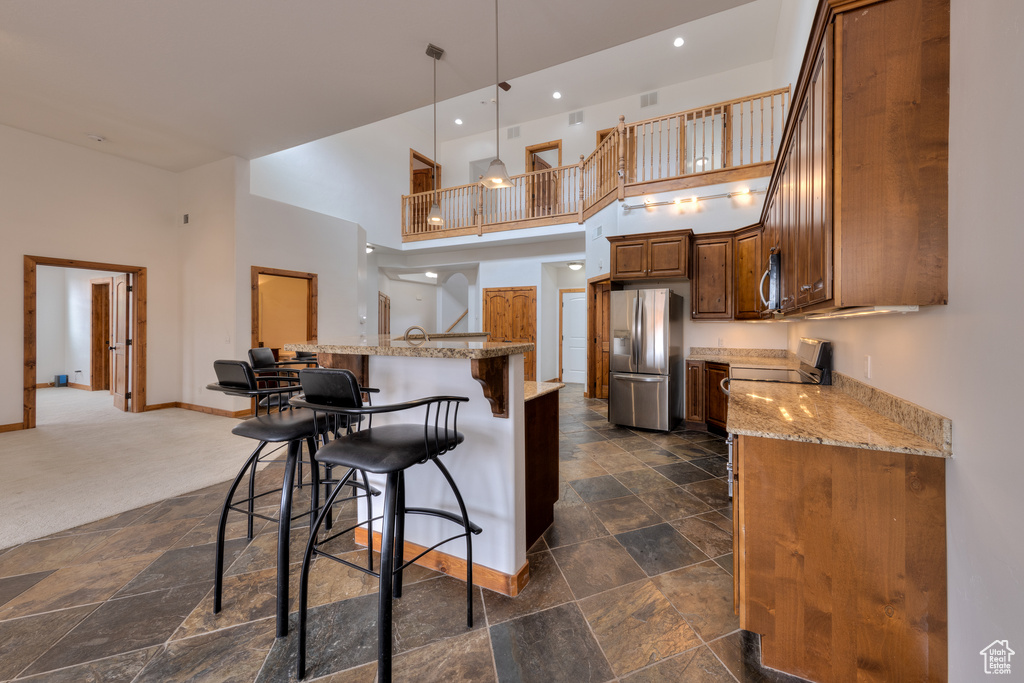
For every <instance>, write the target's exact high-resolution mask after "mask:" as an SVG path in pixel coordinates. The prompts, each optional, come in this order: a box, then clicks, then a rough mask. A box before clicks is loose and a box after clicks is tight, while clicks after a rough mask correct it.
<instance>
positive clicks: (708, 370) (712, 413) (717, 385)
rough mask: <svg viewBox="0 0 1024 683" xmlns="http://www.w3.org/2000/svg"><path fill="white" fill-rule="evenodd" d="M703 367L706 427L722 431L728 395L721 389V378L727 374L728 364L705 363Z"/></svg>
mask: <svg viewBox="0 0 1024 683" xmlns="http://www.w3.org/2000/svg"><path fill="white" fill-rule="evenodd" d="M704 368H705V371H704V383H705V385H704V386H705V400H704V416H705V418H706V419H707V423H708V427H717V428H718V430H720V431H723V432H724V431H725V422H726V419H727V418H728V417H729V397H728V396H726V395H725V392H724V391H722V380H723V379H725V378H726V377H728V376H729V366H728V365H723V364H721V363H705V364H704Z"/></svg>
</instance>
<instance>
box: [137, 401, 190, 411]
mask: <svg viewBox="0 0 1024 683" xmlns="http://www.w3.org/2000/svg"><path fill="white" fill-rule="evenodd" d="M180 407H181V404H180V403H178V402H177V401H171V402H170V403H154V404H152V405H148V406H146V408H145V410H143V411H142V412H144V413H148V412H149V411H151V410H166V409H167V408H180Z"/></svg>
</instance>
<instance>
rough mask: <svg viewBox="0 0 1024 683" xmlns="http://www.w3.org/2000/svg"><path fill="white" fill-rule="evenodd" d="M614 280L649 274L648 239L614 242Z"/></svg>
mask: <svg viewBox="0 0 1024 683" xmlns="http://www.w3.org/2000/svg"><path fill="white" fill-rule="evenodd" d="M611 246H612V249H611V259H612V260H611V269H612V279H613V280H628V279H631V278H640V277H645V276H646V275H647V240H623V241H621V242H612V245H611Z"/></svg>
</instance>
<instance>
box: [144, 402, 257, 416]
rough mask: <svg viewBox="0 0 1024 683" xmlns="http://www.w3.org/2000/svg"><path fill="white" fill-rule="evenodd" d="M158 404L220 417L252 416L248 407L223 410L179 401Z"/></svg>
mask: <svg viewBox="0 0 1024 683" xmlns="http://www.w3.org/2000/svg"><path fill="white" fill-rule="evenodd" d="M160 405H166V406H167V407H168V408H172V407H173V408H181V409H182V410H194V411H196V412H197V413H206V414H207V415H218V416H220V417H251V416H252V410H250V409H247V410H224V409H223V408H208V407H207V406H200V405H196V404H194V403H181V402H178V403H175V404H174V405H173V406H171V405H168V404H163V403H162V404H160Z"/></svg>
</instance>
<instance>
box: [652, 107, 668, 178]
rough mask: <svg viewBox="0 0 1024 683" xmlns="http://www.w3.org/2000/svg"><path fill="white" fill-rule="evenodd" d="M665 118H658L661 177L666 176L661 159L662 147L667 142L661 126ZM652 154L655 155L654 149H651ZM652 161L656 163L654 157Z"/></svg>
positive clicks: (659, 168)
mask: <svg viewBox="0 0 1024 683" xmlns="http://www.w3.org/2000/svg"><path fill="white" fill-rule="evenodd" d="M664 120H665V119H658V177H659V178H664V177H665V176H664V173H665V170H664V169H663V168H662V161H661V156H662V155H661V148H662V146H664V144H665V136H664V134H663V133H662V126H661V124H662V122H663V121H664ZM651 156H652V157H653V156H654V150H651ZM651 163H652V164H653V163H654V160H653V159H651ZM652 178H653V174H652Z"/></svg>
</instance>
